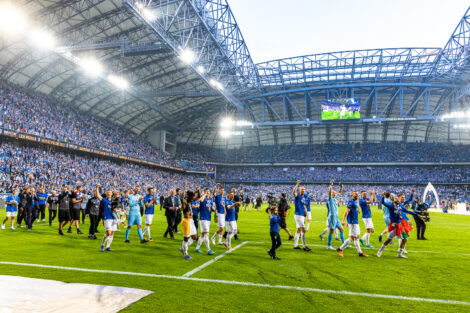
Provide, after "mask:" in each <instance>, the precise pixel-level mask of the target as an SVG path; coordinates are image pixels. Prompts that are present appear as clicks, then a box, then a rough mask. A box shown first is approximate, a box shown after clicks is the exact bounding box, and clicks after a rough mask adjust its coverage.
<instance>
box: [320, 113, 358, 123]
mask: <svg viewBox="0 0 470 313" xmlns="http://www.w3.org/2000/svg"><path fill="white" fill-rule="evenodd" d="M360 118H361V112H360V111H356V112H354V114H352V115H349V112H347V111H346V115H345V116H344V119H345V120H351V119H360ZM321 119H322V120H324V121H325V120H339V119H341V117H340V111H322V112H321Z"/></svg>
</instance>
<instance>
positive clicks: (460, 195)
mask: <svg viewBox="0 0 470 313" xmlns="http://www.w3.org/2000/svg"><path fill="white" fill-rule="evenodd" d="M294 185H295V184H290V185H286V184H256V185H247V184H225V185H224V186H225V188H226V189H227V188H228V189H231V188H235V189H237V190H244V194H245V195H246V196H248V197H250V198H252V199H255V198H256V197H258V196H260V197H262V199H264V200H266V199H267V197H268V194H269V193H272V194H273V195H274V196H275V197H276V198H278V197H279V195H280V194H281V193H285V194H286V196H287V198H288V200H289V202H290V203H293V201H294V199H293V198H294V196H293V195H292V189H293V188H294ZM302 185H304V186H305V187H306V188H307V191H308V192H309V193H310V194H312V195H313V197H314V198H315V200H316V201H317V202H318V203H320V202H325V201H326V200H327V199H328V186H329V185H328V184H315V185H313V184H302ZM434 187H435V188H436V191H437V194H438V195H439V197H440V198H439V200H440V201H442V200H451V201H460V200H462V201H463V200H465V199H467V198H468V196H469V191H468V187H466V186H455V185H453V186H452V185H451V186H442V185H435V186H434ZM412 188H413V189H415V197H418V198H419V199H420V200H422V197H423V193H424V189H425V186H413V185H373V184H353V185H349V184H345V185H344V190H343V194H342V195H341V196H340V202H341V203H342V204H346V203H347V202H348V200H350V199H351V192H352V191H359V192H360V191H363V190H365V191H367V192H369V190H370V189H374V190H375V192H376V194H377V195H379V196H380V195H381V194H382V192H384V191H388V192H392V193H394V194H399V193H404V194H405V195H406V196H409V195H410V192H411V189H412ZM334 189H335V190H336V191H338V189H339V186H338V184H335V186H334ZM426 201H431V202H435V199H434V198H433V196H432V195H431V194H428V197H427V198H426Z"/></svg>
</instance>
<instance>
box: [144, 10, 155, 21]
mask: <svg viewBox="0 0 470 313" xmlns="http://www.w3.org/2000/svg"><path fill="white" fill-rule="evenodd" d="M142 15H143V16H144V17H145V19H147V21H149V22H153V21H155V20H156V19H157V18H158V15H157V13H156V12H155V10H150V9H148V8H143V9H142Z"/></svg>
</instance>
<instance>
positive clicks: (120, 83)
mask: <svg viewBox="0 0 470 313" xmlns="http://www.w3.org/2000/svg"><path fill="white" fill-rule="evenodd" d="M108 81H109V82H110V83H112V84H113V85H114V86H116V87H117V88H119V89H122V90H124V89H127V88H129V82H128V81H127V80H125V79H124V78H122V77H120V76H116V75H112V74H111V75H109V76H108Z"/></svg>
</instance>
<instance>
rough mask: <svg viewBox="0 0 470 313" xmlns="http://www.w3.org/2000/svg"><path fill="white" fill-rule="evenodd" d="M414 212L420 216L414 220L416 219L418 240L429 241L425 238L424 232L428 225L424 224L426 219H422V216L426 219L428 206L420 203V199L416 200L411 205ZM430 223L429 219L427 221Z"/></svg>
mask: <svg viewBox="0 0 470 313" xmlns="http://www.w3.org/2000/svg"><path fill="white" fill-rule="evenodd" d="M411 208H412V210H413V211H414V212H415V213H417V214H418V215H420V216H414V215H413V218H414V219H415V223H416V230H417V231H416V232H417V236H418V240H428V239H427V238H426V237H424V232H425V231H426V223H425V222H424V220H425V218H421V215H424V216H425V217H426V215H427V213H428V211H427V210H426V209H427V208H426V204H425V203H420V202H419V199H415V201H414V202H413V204H412V205H411ZM426 220H427V221H429V219H426Z"/></svg>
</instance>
